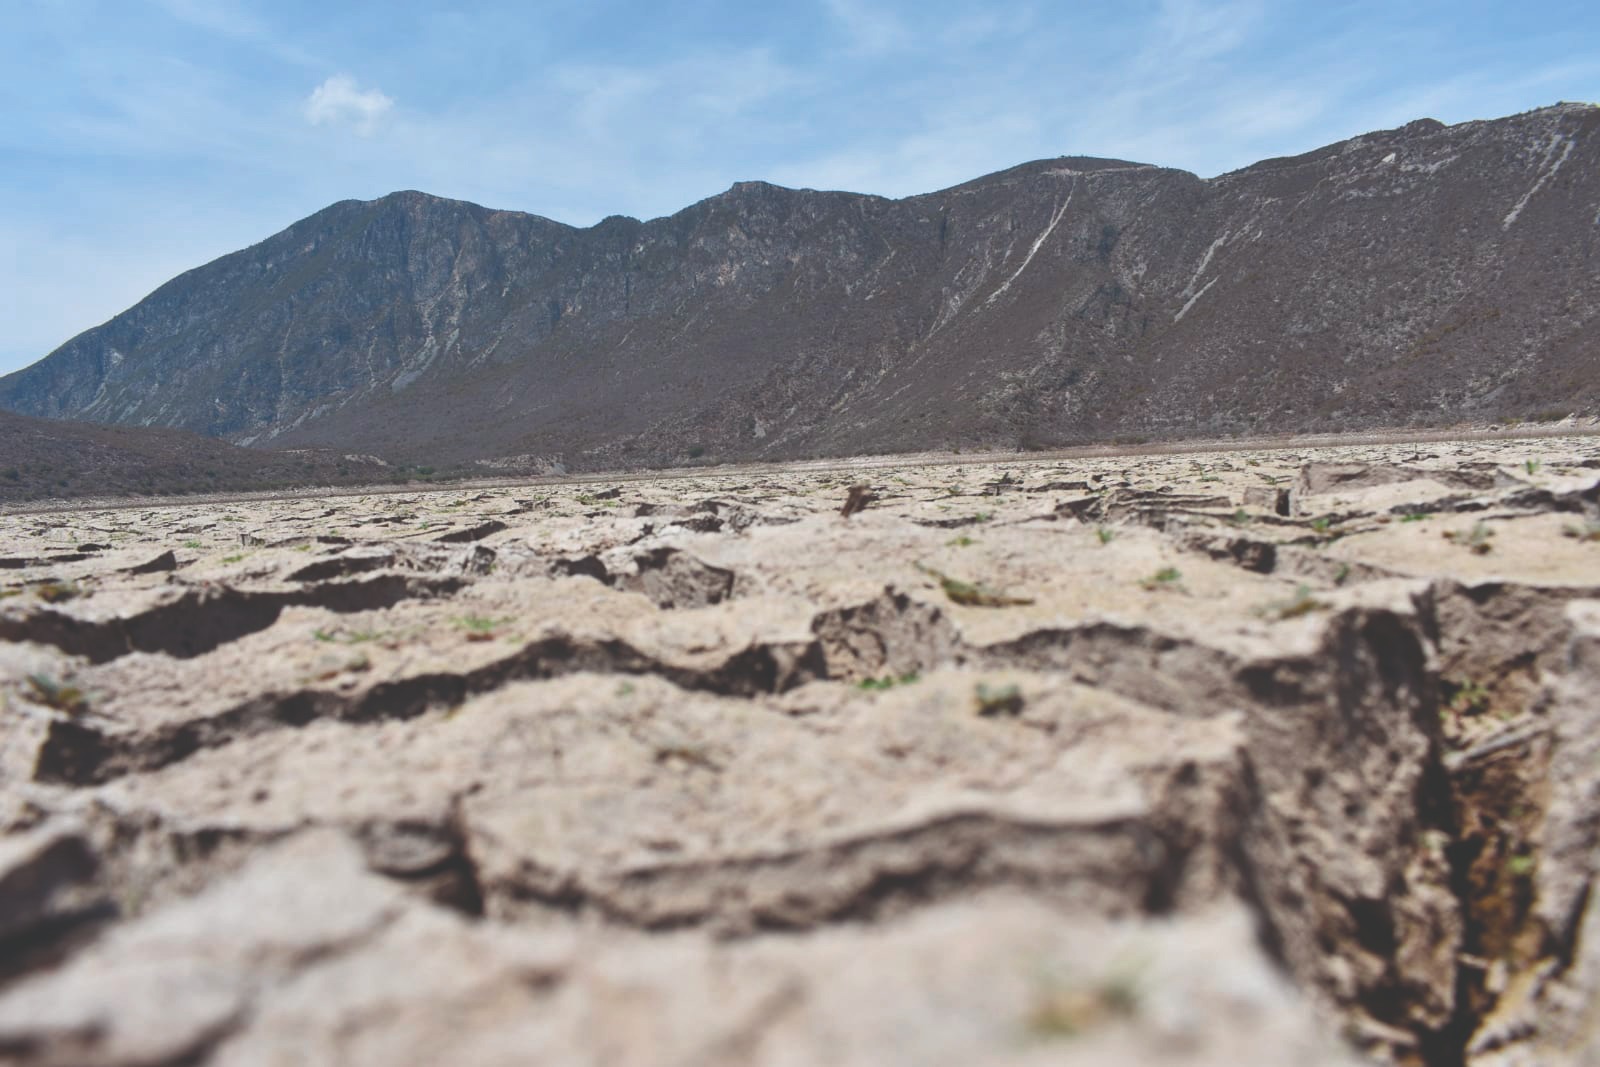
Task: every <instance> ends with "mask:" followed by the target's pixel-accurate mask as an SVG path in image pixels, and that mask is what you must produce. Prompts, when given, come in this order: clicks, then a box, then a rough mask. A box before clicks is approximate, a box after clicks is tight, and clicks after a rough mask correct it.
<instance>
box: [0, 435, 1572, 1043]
mask: <svg viewBox="0 0 1600 1067" xmlns="http://www.w3.org/2000/svg"><path fill="white" fill-rule="evenodd" d="M857 485H865V486H867V487H868V488H867V491H865V492H863V491H860V490H857V491H854V492H852V486H857ZM847 500H849V501H852V504H851V508H850V510H852V511H853V514H851V515H849V516H844V515H841V514H840V512H841V510H842V509H844V506H845V504H846V501H847ZM863 500H866V505H865V506H864V507H861V502H862V501H863ZM1597 694H1600V441H1596V440H1594V439H1590V438H1567V439H1561V440H1540V441H1523V442H1518V441H1493V442H1489V441H1480V442H1473V443H1462V444H1451V443H1430V444H1426V445H1384V446H1363V447H1354V446H1351V447H1344V448H1318V449H1299V450H1294V449H1278V450H1272V451H1259V452H1248V451H1238V452H1228V453H1214V454H1200V455H1177V456H1153V457H1152V456H1141V457H1137V458H1131V457H1121V458H1118V457H1113V458H1097V459H1082V460H1073V461H1070V462H1059V461H1051V462H1034V463H1030V462H1025V461H1019V462H1014V463H997V464H976V465H965V466H949V465H945V466H939V465H910V464H908V465H905V466H902V467H898V468H896V467H875V468H873V469H870V470H860V471H854V472H852V471H850V470H835V471H821V470H804V471H800V470H797V471H793V472H777V473H774V472H771V471H768V470H763V471H760V472H758V473H757V472H740V471H737V470H733V471H728V472H725V473H718V474H716V475H708V476H705V477H694V478H675V479H662V480H659V481H651V480H648V479H645V480H629V481H625V482H619V483H617V484H616V485H614V486H609V487H608V486H604V485H592V484H586V485H581V486H576V485H575V486H559V487H549V486H541V487H537V488H535V487H523V488H504V489H500V488H497V489H489V490H477V489H474V490H465V491H463V490H453V491H440V492H430V493H419V494H413V495H383V496H371V497H361V496H349V497H324V498H318V499H314V500H299V501H296V500H281V501H252V502H249V503H239V504H205V505H187V506H173V507H159V508H138V507H130V508H116V509H112V508H107V509H102V510H93V511H80V512H72V513H55V514H50V515H43V514H40V515H30V514H11V515H0V699H3V701H4V705H3V717H0V729H3V733H0V776H3V777H0V1062H6V1063H19V1064H127V1065H133V1064H141V1065H144V1064H164V1065H178V1064H234V1063H306V1062H325V1063H372V1064H395V1063H418V1064H422V1063H440V1062H459V1063H486V1064H496V1063H505V1064H511V1063H525V1062H560V1063H595V1064H600V1063H641V1064H643V1063H650V1064H656V1063H684V1064H689V1063H693V1064H707V1063H712V1064H715V1063H726V1064H745V1063H771V1064H782V1063H840V1064H845V1063H848V1064H885V1063H908V1064H909V1063H917V1064H927V1063H949V1064H958V1063H959V1064H970V1063H1012V1064H1033V1063H1041V1064H1042V1063H1070V1064H1097V1063H1110V1062H1129V1063H1131V1062H1141V1063H1146V1062H1147V1063H1174V1064H1177V1063H1183V1064H1212V1063H1215V1064H1238V1063H1263V1064H1264V1063H1285V1062H1304V1063H1320V1064H1351V1063H1363V1062H1377V1063H1385V1062H1388V1063H1405V1064H1430V1065H1431V1064H1438V1065H1457V1064H1469V1063H1470V1064H1485V1065H1487V1064H1494V1065H1507V1067H1509V1065H1514V1064H1530V1065H1531V1064H1559V1063H1573V1064H1579V1063H1596V1062H1600V1044H1597V1040H1600V1039H1597V1028H1600V1013H1597V1011H1596V1008H1595V1004H1596V1003H1597V1002H1600V917H1597V913H1600V897H1597V896H1596V894H1594V893H1593V892H1592V887H1593V884H1594V878H1595V870H1596V867H1597V855H1600V815H1597V812H1600V748H1597V744H1600V742H1597V741H1596V738H1600V695H1597Z"/></svg>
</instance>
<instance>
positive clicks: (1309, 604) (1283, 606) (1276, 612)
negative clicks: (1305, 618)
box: [1266, 585, 1328, 619]
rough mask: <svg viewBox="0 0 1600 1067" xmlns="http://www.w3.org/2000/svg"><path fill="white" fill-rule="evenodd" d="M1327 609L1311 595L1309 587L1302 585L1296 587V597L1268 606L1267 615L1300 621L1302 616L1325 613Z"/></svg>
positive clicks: (1325, 605)
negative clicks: (1315, 612) (1319, 612)
mask: <svg viewBox="0 0 1600 1067" xmlns="http://www.w3.org/2000/svg"><path fill="white" fill-rule="evenodd" d="M1327 607H1328V605H1327V604H1325V603H1324V602H1322V601H1320V600H1318V599H1317V598H1316V597H1315V596H1313V595H1312V594H1311V587H1310V586H1309V585H1300V586H1296V587H1295V590H1294V596H1292V597H1289V598H1288V599H1287V600H1280V601H1277V602H1276V603H1273V604H1269V605H1267V609H1266V614H1268V615H1270V616H1271V617H1272V618H1275V619H1298V618H1299V617H1300V616H1302V615H1309V614H1311V613H1312V612H1313V611H1323V610H1325V609H1326V608H1327Z"/></svg>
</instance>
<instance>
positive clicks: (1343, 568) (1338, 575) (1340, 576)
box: [1333, 563, 1350, 585]
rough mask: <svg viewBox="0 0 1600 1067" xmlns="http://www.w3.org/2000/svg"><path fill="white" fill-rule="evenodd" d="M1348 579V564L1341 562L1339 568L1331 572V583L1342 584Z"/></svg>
mask: <svg viewBox="0 0 1600 1067" xmlns="http://www.w3.org/2000/svg"><path fill="white" fill-rule="evenodd" d="M1349 579H1350V564H1348V563H1341V564H1339V569H1338V570H1336V571H1334V572H1333V584H1334V585H1343V584H1344V583H1345V582H1347V581H1349Z"/></svg>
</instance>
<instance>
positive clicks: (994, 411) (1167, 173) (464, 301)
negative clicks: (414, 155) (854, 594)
mask: <svg viewBox="0 0 1600 1067" xmlns="http://www.w3.org/2000/svg"><path fill="white" fill-rule="evenodd" d="M1597 344H1600V108H1596V107H1593V106H1588V105H1577V104H1568V105H1559V106H1556V107H1551V108H1546V109H1542V110H1539V111H1534V112H1529V113H1526V114H1523V115H1518V116H1514V117H1511V118H1506V119H1500V120H1496V121H1489V122H1472V123H1464V124H1461V125H1457V126H1450V127H1446V126H1443V125H1441V124H1439V123H1437V122H1433V121H1431V120H1423V121H1419V122H1414V123H1411V124H1410V125H1407V126H1405V127H1403V128H1401V129H1397V130H1391V131H1385V132H1379V133H1373V134H1369V135H1366V136H1363V137H1358V138H1355V139H1353V140H1350V141H1346V142H1343V143H1340V144H1336V145H1332V146H1329V147H1327V148H1323V149H1320V150H1318V151H1315V152H1311V153H1309V154H1307V155H1303V156H1297V157H1294V158H1288V159H1274V160H1267V161H1264V162H1261V163H1258V164H1256V165H1254V166H1251V167H1247V168H1245V169H1244V170H1240V171H1236V172H1234V173H1230V174H1225V175H1222V176H1220V177H1217V178H1214V179H1210V180H1201V179H1199V178H1197V177H1196V176H1194V175H1192V174H1188V173H1185V172H1182V171H1177V170H1169V169H1164V168H1160V167H1155V166H1147V165H1142V164H1134V163H1124V162H1117V161H1109V160H1094V159H1079V158H1063V159H1056V160H1048V161H1042V162H1035V163H1029V164H1025V165H1023V166H1020V167H1017V168H1014V169H1012V170H1008V171H1004V172H1002V173H998V174H993V175H989V176H987V177H984V178H980V179H978V180H976V181H973V182H970V183H967V184H965V185H961V186H957V187H955V188H952V189H947V190H943V191H941V192H937V193H932V194H928V195H925V196H916V197H911V198H908V199H904V200H898V201H895V200H886V199H882V198H878V197H872V196H860V195H854V194H849V193H838V192H817V191H813V190H793V189H784V188H778V187H775V186H771V185H766V184H763V183H759V182H746V183H740V184H737V185H735V186H734V187H733V188H732V189H730V190H729V191H728V192H726V193H724V194H721V195H719V196H715V197H712V198H710V199H708V200H705V201H702V202H700V203H698V204H695V205H693V206H691V207H689V208H686V209H685V210H683V211H681V212H679V213H678V214H676V215H673V216H671V217H669V218H661V219H656V220H653V221H650V222H640V221H637V220H634V219H630V218H622V217H613V218H608V219H606V220H604V221H603V222H601V223H599V224H598V225H596V226H593V227H591V228H588V229H575V228H572V227H569V226H565V225H561V224H559V223H556V222H552V221H550V220H548V219H544V218H540V217H537V216H533V215H526V214H519V213H516V212H510V211H493V210H489V209H486V208H482V207H478V206H476V205H472V204H467V203H461V202H457V201H450V200H441V199H438V198H436V197H431V196H426V195H423V194H421V193H414V192H407V193H396V194H393V195H391V196H387V197H384V198H383V199H380V200H376V201H372V202H357V201H346V202H342V203H338V204H335V205H333V206H331V207H329V208H327V209H326V210H324V211H321V212H319V213H317V214H316V215H313V216H311V217H310V218H307V219H305V220H303V221H301V222H298V223H296V224H295V225H293V226H291V227H289V228H288V229H287V230H285V231H283V232H282V233H279V234H277V235H276V236H274V237H272V238H269V239H268V240H266V241H264V242H262V243H261V244H259V245H256V246H254V247H252V248H249V249H246V250H244V251H241V252H238V253H235V254H233V255H229V256H226V257H223V258H222V259H220V260H217V261H216V262H214V263H211V264H208V265H207V266H204V267H201V268H199V269H197V270H194V271H191V272H189V273H187V274H184V275H182V276H180V277H179V278H177V279H175V280H173V281H172V282H170V283H168V284H167V285H165V286H163V287H162V288H160V289H159V290H157V291H156V292H155V293H153V294H152V295H151V296H150V297H149V298H147V299H146V300H144V301H143V302H141V303H140V304H139V305H137V306H136V307H134V308H133V309H131V310H130V311H128V312H126V313H125V314H122V315H119V316H118V317H116V318H115V319H113V320H111V321H110V322H108V323H106V324H105V325H103V326H100V327H97V328H95V329H93V330H90V331H88V332H86V333H84V334H82V335H80V336H78V337H77V338H74V339H73V340H71V341H69V342H68V343H67V344H65V345H63V346H62V347H61V348H60V349H58V350H57V351H55V352H54V353H52V354H51V355H50V356H48V357H47V358H45V359H43V360H42V361H41V362H39V363H38V364H36V365H34V366H32V367H29V368H27V369H25V370H23V371H20V372H17V373H15V374H13V375H10V376H8V377H6V378H4V379H0V406H4V407H8V408H11V409H13V410H16V411H19V412H24V413H27V414H32V415H40V416H51V417H65V418H78V419H87V420H93V421H100V422H112V423H122V424H130V425H152V426H168V427H178V428H184V429H189V430H193V431H198V432H201V433H206V434H211V435H215V436H222V437H227V438H229V439H231V440H234V441H238V442H241V443H257V444H265V443H271V444H272V445H274V446H275V447H281V446H291V445H292V446H303V445H328V446H333V447H337V448H339V449H342V450H356V451H363V452H378V453H383V454H389V455H395V456H398V457H401V458H411V459H413V460H414V461H420V462H453V461H459V460H463V459H472V458H480V457H484V456H501V455H515V454H534V455H543V456H550V455H560V456H562V457H564V458H565V460H566V462H567V463H568V465H569V466H572V467H574V468H581V467H594V466H611V465H619V464H632V463H643V462H661V461H671V460H674V459H681V458H683V457H685V456H689V455H699V454H706V455H710V456H714V457H719V458H730V459H731V458H784V457H793V456H802V455H810V454H817V453H847V452H861V451H868V450H900V449H918V448H930V447H950V446H967V445H975V444H985V445H1011V444H1023V445H1030V444H1035V443H1038V444H1050V443H1071V442H1076V441H1082V440H1089V439H1106V438H1115V437H1119V436H1124V437H1126V436H1138V437H1152V436H1153V437H1170V436H1183V435H1216V434H1230V433H1236V432H1250V431H1272V430H1320V429H1346V428H1351V427H1365V426H1377V425H1385V426H1397V425H1408V424H1416V423H1439V422H1453V421H1458V420H1464V419H1481V418H1492V417H1511V416H1515V417H1523V418H1527V417H1548V416H1556V417H1559V416H1562V415H1566V414H1568V413H1569V412H1571V411H1574V410H1579V411H1587V412H1593V411H1594V410H1595V408H1596V405H1597V404H1600V374H1597V373H1595V371H1596V355H1595V353H1596V346H1597Z"/></svg>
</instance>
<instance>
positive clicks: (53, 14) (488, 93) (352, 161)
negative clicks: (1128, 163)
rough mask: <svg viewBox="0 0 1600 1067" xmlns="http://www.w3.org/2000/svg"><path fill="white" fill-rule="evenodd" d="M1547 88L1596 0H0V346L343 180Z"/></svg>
mask: <svg viewBox="0 0 1600 1067" xmlns="http://www.w3.org/2000/svg"><path fill="white" fill-rule="evenodd" d="M1563 99H1565V100H1600V4H1595V3H1594V2H1593V0H1585V2H1578V0H1574V2H1546V3H1541V2H1536V0H1530V2H1525V3H1521V4H1508V3H1504V2H1496V3H1484V2H1471V0H1468V2H1462V0H1453V2H1449V3H1445V2H1435V0H1417V2H1405V0H1399V2H1396V0H1386V2H1371V3H1369V2H1353V3H1340V2H1337V0H1314V2H1301V0H1292V2H1288V0H1286V2H1277V3H1272V2H1267V0H1090V2H1081V3H1073V2H1067V0H1056V2H1047V0H1038V2H1033V3H1028V2H1004V0H990V2H967V0H789V2H788V3H783V4H766V3H760V2H756V3H752V2H749V0H740V2H732V0H681V2H673V3H659V2H656V3H651V2H638V0H588V2H584V0H548V2H540V0H525V2H501V0H486V2H480V3H471V4H448V5H447V4H430V3H420V2H408V0H384V2H367V0H317V2H306V0H0V115H3V116H4V121H3V122H0V248H3V249H4V250H5V251H6V255H5V256H4V257H0V373H3V372H5V371H8V370H12V369H15V368H17V367H20V366H23V365H25V364H27V363H30V362H32V361H34V360H35V359H38V358H40V357H41V356H43V355H45V354H46V353H47V352H49V351H50V350H51V349H52V348H54V347H55V346H56V345H58V344H60V343H61V342H63V341H65V340H66V339H67V338H69V337H71V336H72V335H73V334H75V333H77V332H79V331H80V330H83V329H86V328H88V327H90V326H93V325H95V324H97V323H99V322H101V321H103V320H105V319H106V318H109V317H110V316H111V315H114V314H115V313H117V312H119V311H121V310H123V309H124V308H126V307H128V306H130V305H131V304H133V303H134V302H136V301H137V300H138V299H139V298H141V297H142V296H144V295H145V294H146V293H148V292H149V291H150V290H151V289H153V288H154V287H155V286H157V285H159V284H160V283H161V282H163V281H165V280H166V279H167V278H170V277H171V276H173V275H174V274H177V273H178V272H180V271H183V270H186V269H188V268H190V267H194V266H198V265H199V264H201V263H203V262H206V261H207V260H210V259H213V258H215V257H216V256H218V255H221V254H224V253H226V252H229V251H232V250H234V249H237V248H241V247H244V246H245V245H248V244H252V243H254V242H255V241H258V240H261V239H262V238H264V237H266V236H268V235H269V234H271V233H273V232H275V231H277V230H279V229H281V228H283V227H284V226H286V225H288V224H289V223H291V222H293V221H294V220H295V219H297V218H301V217H303V216H305V215H308V214H310V213H311V212H313V211H316V210H317V209H319V208H321V207H324V206H326V205H327V204H329V203H331V202H333V201H335V200H340V199H344V198H348V197H359V198H362V199H369V198H372V197H375V196H381V195H383V194H384V193H386V192H390V191H392V190H395V189H407V188H415V189H423V190H426V191H428V192H432V193H437V194H440V195H443V196H453V197H459V198H462V199H467V200H474V201H477V202H479V203H484V204H488V205H490V206H493V207H503V208H515V209H519V210H525V211H532V212H536V213H538V214H541V215H546V216H549V217H551V218H555V219H560V220H561V221H564V222H570V223H574V224H579V225H587V224H590V223H593V222H595V221H597V220H599V219H600V218H602V217H604V216H605V215H609V214H627V215H634V216H638V217H641V218H650V217H653V216H657V215H663V214H669V213H671V212H673V211H676V210H677V209H679V208H681V207H683V206H685V205H687V204H689V203H692V202H693V201H695V200H698V199H701V198H703V197H705V196H709V195H711V194H713V193H717V192H720V191H721V190H723V189H725V188H727V187H728V186H729V185H731V184H732V183H733V182H735V181H738V180H743V179H750V178H760V179H765V180H769V181H775V182H779V183H781V184H785V185H796V186H812V187H818V188H844V189H853V190H858V191H863V192H872V193H880V194H884V195H889V196H902V195H907V194H910V193H917V192H926V191H930V190H933V189H937V188H940V187H942V186H946V185H951V184H954V183H956V182H960V181H963V180H966V179H968V178H972V177H976V176H977V175H980V174H984V173H987V172H989V171H993V170H998V169H1000V168H1002V167H1006V166H1010V165H1012V164H1015V163H1020V162H1022V161H1024V160H1029V159H1037V158H1042V157H1047V156H1057V155H1103V156H1114V157H1120V158H1126V159H1136V160H1140V161H1145V162H1152V163H1160V164H1165V165H1170V166H1178V167H1184V168H1186V169H1189V170H1193V171H1196V172H1198V173H1200V174H1202V175H1205V176H1210V175H1213V174H1217V173H1220V172H1223V171H1226V170H1230V169H1232V168H1235V167H1239V166H1243V165H1245V164H1247V163H1249V162H1252V161H1253V160H1256V159H1259V158H1263V157H1266V156H1273V155H1285V154H1290V153H1294V152H1300V151H1305V150H1309V149H1311V148H1315V147H1317V146H1319V145H1322V144H1325V143H1327V142H1330V141H1334V140H1337V139H1340V138H1342V137H1348V136H1351V135H1354V134H1357V133H1363V132H1366V131H1369V130H1373V129H1379V128H1384V127H1390V126H1397V125H1400V124H1402V123H1404V122H1407V121H1409V120H1411V119H1414V118H1420V117H1424V116H1431V117H1434V118H1438V119H1442V120H1444V121H1446V122H1458V121H1463V120H1466V119H1473V118H1488V117H1495V116H1499V115H1504V114H1510V113H1513V112H1517V111H1523V110H1527V109H1528V108H1532V107H1538V106H1542V105H1545V104H1551V103H1554V102H1556V101H1557V100H1563Z"/></svg>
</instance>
